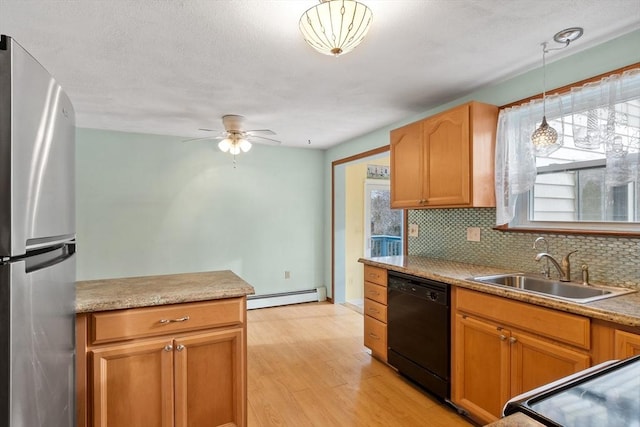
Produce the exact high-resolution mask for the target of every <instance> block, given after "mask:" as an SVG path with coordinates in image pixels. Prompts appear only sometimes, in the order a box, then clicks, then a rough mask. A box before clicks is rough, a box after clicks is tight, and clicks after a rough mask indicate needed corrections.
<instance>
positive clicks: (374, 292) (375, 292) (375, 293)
mask: <svg viewBox="0 0 640 427" xmlns="http://www.w3.org/2000/svg"><path fill="white" fill-rule="evenodd" d="M369 294H371V295H380V293H379V292H378V291H372V290H369Z"/></svg>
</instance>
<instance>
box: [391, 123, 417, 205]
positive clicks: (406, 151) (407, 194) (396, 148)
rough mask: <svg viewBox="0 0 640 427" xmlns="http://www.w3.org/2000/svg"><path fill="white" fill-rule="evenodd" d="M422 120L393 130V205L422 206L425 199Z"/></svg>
mask: <svg viewBox="0 0 640 427" xmlns="http://www.w3.org/2000/svg"><path fill="white" fill-rule="evenodd" d="M423 181H424V158H423V149H422V122H416V123H412V124H410V125H407V126H404V127H401V128H399V129H394V130H392V131H391V207H392V208H393V209H403V208H412V207H419V206H420V205H421V204H422V202H423V199H424V195H423Z"/></svg>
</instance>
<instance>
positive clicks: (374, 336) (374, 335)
mask: <svg viewBox="0 0 640 427" xmlns="http://www.w3.org/2000/svg"><path fill="white" fill-rule="evenodd" d="M369 336H370V337H371V338H373V339H374V340H379V339H380V337H379V336H377V335H376V334H374V333H373V332H369Z"/></svg>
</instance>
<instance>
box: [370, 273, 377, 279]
mask: <svg viewBox="0 0 640 427" xmlns="http://www.w3.org/2000/svg"><path fill="white" fill-rule="evenodd" d="M369 277H376V278H377V277H378V275H377V274H376V273H369Z"/></svg>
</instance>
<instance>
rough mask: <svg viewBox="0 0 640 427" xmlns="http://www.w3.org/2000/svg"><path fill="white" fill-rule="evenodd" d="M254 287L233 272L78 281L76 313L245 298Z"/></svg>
mask: <svg viewBox="0 0 640 427" xmlns="http://www.w3.org/2000/svg"><path fill="white" fill-rule="evenodd" d="M254 293H255V291H254V289H253V286H251V285H249V284H248V283H247V282H245V281H244V280H242V279H241V278H240V277H238V276H237V275H236V274H234V273H233V272H232V271H230V270H222V271H208V272H202V273H182V274H168V275H161V276H141V277H126V278H121V279H103V280H88V281H81V282H76V313H89V312H95V311H107V310H119V309H123V308H134V307H149V306H154V305H164V304H177V303H182V302H193V301H206V300H216V299H223V298H234V297H242V296H246V295H251V294H254Z"/></svg>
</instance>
